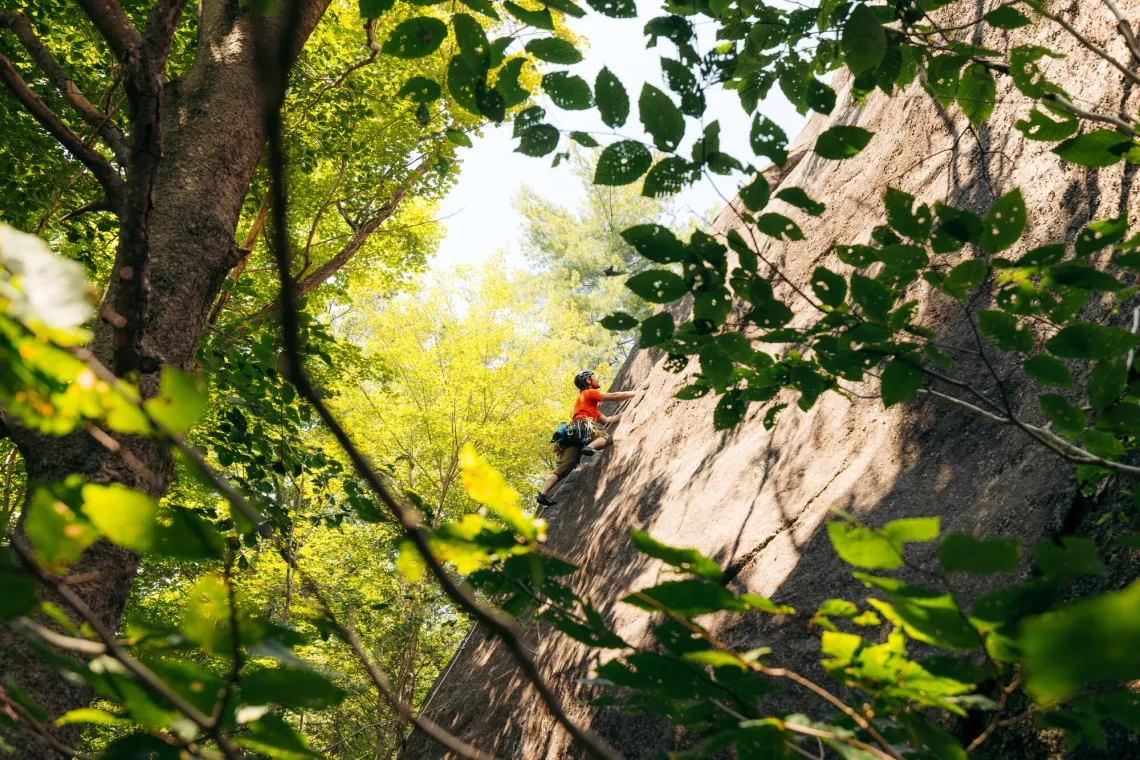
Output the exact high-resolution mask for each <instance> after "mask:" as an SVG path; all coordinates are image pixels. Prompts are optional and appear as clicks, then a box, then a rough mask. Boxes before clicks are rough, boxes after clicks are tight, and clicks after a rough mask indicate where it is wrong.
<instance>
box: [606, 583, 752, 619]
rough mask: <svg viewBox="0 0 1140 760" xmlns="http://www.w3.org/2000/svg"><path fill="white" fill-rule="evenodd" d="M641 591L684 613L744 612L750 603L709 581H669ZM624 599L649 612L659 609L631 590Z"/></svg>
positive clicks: (664, 605) (670, 608)
mask: <svg viewBox="0 0 1140 760" xmlns="http://www.w3.org/2000/svg"><path fill="white" fill-rule="evenodd" d="M639 594H640V595H641V596H646V597H649V598H650V599H652V600H653V601H655V602H657V603H658V604H660V605H661V606H662V607H664V608H665V609H667V610H669V611H671V612H673V613H674V614H677V615H681V616H683V617H696V616H697V615H707V614H709V613H712V612H720V611H721V610H730V611H732V612H745V611H746V610H747V609H748V605H747V604H746V603H745V602H744V601H742V600H740V599H737V598H736V596H734V595H733V594H732V592H730V591H728V590H727V589H726V588H724V587H723V586H719V585H717V584H715V583H709V582H707V581H698V580H684V581H666V582H665V583H660V584H658V585H656V586H653V587H652V588H647V589H644V590H642V591H641V592H639ZM622 601H623V602H625V603H626V604H632V605H633V606H635V607H639V608H641V609H643V610H646V611H647V612H657V611H658V608H657V606H655V605H654V604H651V603H650V602H647V601H645V600H644V599H641V598H639V596H638V595H637V594H630V595H629V596H626V597H625V598H623V599H622Z"/></svg>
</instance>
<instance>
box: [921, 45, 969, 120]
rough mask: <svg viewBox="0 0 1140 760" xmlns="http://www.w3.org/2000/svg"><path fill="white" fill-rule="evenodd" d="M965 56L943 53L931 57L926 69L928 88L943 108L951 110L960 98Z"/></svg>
mask: <svg viewBox="0 0 1140 760" xmlns="http://www.w3.org/2000/svg"><path fill="white" fill-rule="evenodd" d="M965 62H966V58H965V56H961V55H955V54H954V53H943V54H942V55H935V56H931V57H930V59H929V64H928V66H927V69H926V80H925V82H926V86H927V88H928V89H929V90H930V92H931V94H932V95H934V98H935V99H936V100H937V101H938V103H939V104H940V105H941V106H942V107H943V108H949V107H950V105H951V104H952V103H953V102H954V98H956V97H957V96H958V84H959V76H960V71H961V69H962V65H963V64H964V63H965Z"/></svg>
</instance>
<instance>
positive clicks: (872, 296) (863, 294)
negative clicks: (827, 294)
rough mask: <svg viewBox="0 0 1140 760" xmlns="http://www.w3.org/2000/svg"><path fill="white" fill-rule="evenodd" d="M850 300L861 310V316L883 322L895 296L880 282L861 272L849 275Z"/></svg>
mask: <svg viewBox="0 0 1140 760" xmlns="http://www.w3.org/2000/svg"><path fill="white" fill-rule="evenodd" d="M851 300H852V301H854V302H855V303H857V304H858V305H859V307H860V308H861V309H862V310H863V316H864V317H866V318H867V319H871V320H874V321H876V322H885V321H886V319H887V315H888V314H889V313H890V311H891V307H892V306H893V305H894V303H895V297H894V295H893V294H892V293H891V291H890V290H889V289H888V288H887V287H886V286H885V285H883V284H882V283H880V282H876V281H875V280H872V279H871V278H869V277H864V276H863V275H861V274H853V275H851Z"/></svg>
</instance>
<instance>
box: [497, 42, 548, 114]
mask: <svg viewBox="0 0 1140 760" xmlns="http://www.w3.org/2000/svg"><path fill="white" fill-rule="evenodd" d="M525 63H526V59H525V58H522V57H519V58H512V59H511V60H509V61H507V63H506V64H505V65H504V66H503V68H501V69H500V70H499V75H498V78H497V79H496V80H495V92H497V93H499V95H500V97H502V99H503V108H504V109H506V108H514V107H515V106H517V105H519V104H520V103H523V102H525V101H526V100H527V98H529V97H530V91H529V90H527V89H526V88H524V87H523V86H522V85H520V84H519V75H520V74H521V73H522V67H523V64H525ZM540 110H541V109H540ZM499 121H502V119H499Z"/></svg>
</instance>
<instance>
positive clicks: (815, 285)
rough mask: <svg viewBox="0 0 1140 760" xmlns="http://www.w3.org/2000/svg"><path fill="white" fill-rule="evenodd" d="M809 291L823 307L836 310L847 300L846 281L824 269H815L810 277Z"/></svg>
mask: <svg viewBox="0 0 1140 760" xmlns="http://www.w3.org/2000/svg"><path fill="white" fill-rule="evenodd" d="M811 289H812V292H813V293H815V297H816V298H818V299H819V300H820V303H822V304H824V305H825V306H830V307H832V308H837V307H839V306H842V305H843V302H844V301H845V300H846V299H847V280H844V279H843V278H842V277H840V276H839V275H837V274H836V273H835V272H832V271H831V270H830V269H825V268H824V267H816V268H815V271H814V272H813V273H812V276H811Z"/></svg>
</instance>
